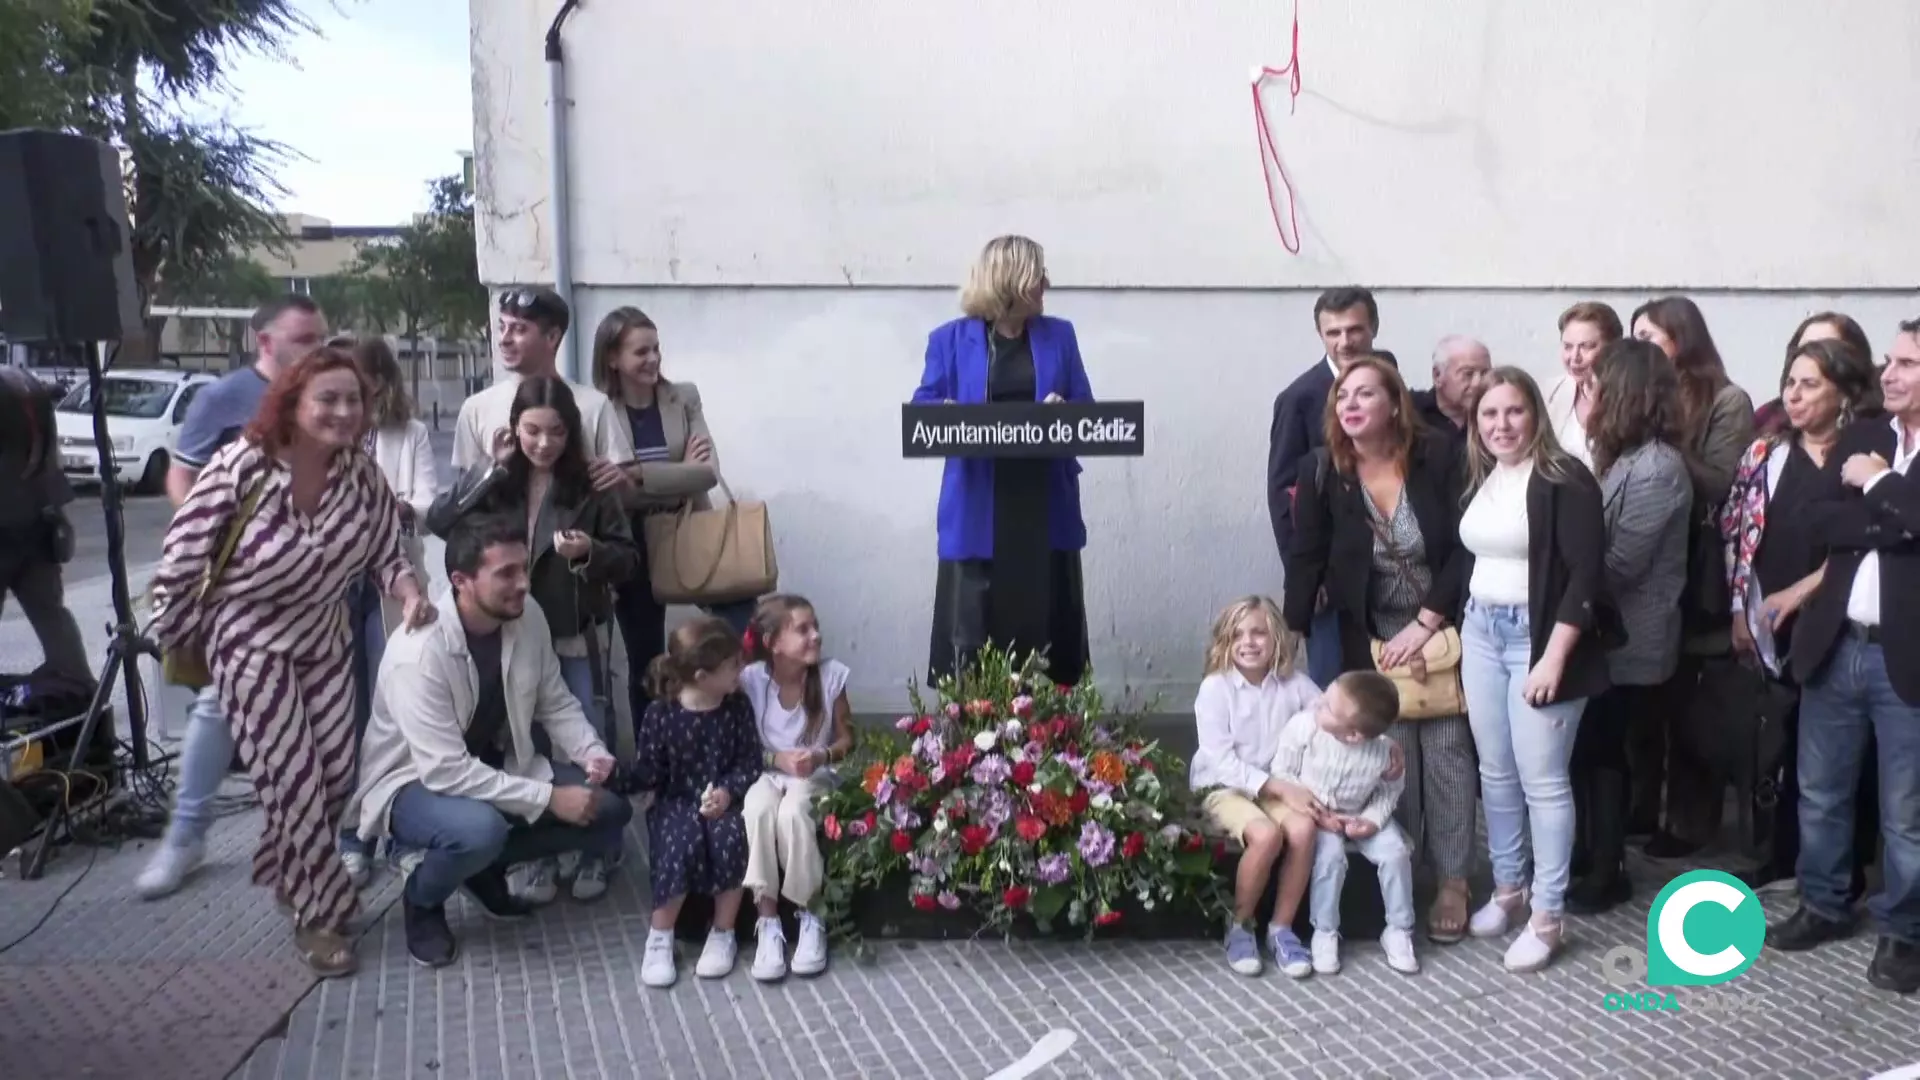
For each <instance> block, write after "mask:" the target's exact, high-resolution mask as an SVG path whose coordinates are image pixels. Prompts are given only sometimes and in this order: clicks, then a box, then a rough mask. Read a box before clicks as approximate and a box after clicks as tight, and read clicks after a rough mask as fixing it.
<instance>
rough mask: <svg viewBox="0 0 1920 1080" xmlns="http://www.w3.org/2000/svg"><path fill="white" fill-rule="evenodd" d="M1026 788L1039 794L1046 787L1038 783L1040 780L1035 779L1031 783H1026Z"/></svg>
mask: <svg viewBox="0 0 1920 1080" xmlns="http://www.w3.org/2000/svg"><path fill="white" fill-rule="evenodd" d="M1027 790H1028V791H1029V792H1031V793H1033V794H1035V795H1038V794H1040V792H1042V791H1044V790H1046V789H1045V786H1044V785H1042V784H1041V783H1040V781H1038V780H1035V781H1034V782H1033V783H1031V784H1028V785H1027Z"/></svg>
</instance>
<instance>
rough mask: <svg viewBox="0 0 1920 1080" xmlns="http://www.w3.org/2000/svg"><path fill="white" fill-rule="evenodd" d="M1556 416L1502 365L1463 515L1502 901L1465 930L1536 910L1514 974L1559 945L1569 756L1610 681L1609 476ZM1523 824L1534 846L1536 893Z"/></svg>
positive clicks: (1472, 681) (1486, 397)
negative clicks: (1578, 450) (1606, 630)
mask: <svg viewBox="0 0 1920 1080" xmlns="http://www.w3.org/2000/svg"><path fill="white" fill-rule="evenodd" d="M1545 415H1546V404H1545V402H1544V401H1543V400H1542V399H1541V396H1540V388H1539V387H1538V386H1537V385H1535V383H1534V381H1533V378H1532V377H1531V376H1529V375H1528V374H1527V373H1526V372H1524V371H1521V370H1520V369H1518V368H1512V367H1502V368H1496V369H1494V371H1493V374H1492V375H1491V376H1489V378H1488V382H1487V387H1486V389H1485V390H1483V391H1482V392H1481V394H1480V398H1479V400H1478V401H1477V402H1475V404H1474V409H1473V423H1472V424H1471V425H1469V426H1468V429H1467V460H1468V473H1467V491H1468V496H1467V499H1468V501H1467V507H1466V510H1465V512H1464V513H1463V514H1462V515H1461V517H1460V543H1461V545H1462V546H1463V547H1465V548H1466V551H1467V556H1466V562H1467V566H1466V571H1465V577H1466V580H1467V603H1466V614H1465V617H1464V618H1463V619H1462V621H1461V631H1460V637H1461V644H1462V647H1463V650H1464V652H1465V656H1464V658H1463V659H1462V661H1461V664H1460V677H1461V683H1462V685H1463V687H1464V689H1465V690H1466V695H1467V720H1468V723H1469V724H1470V725H1471V726H1472V728H1473V741H1474V745H1475V747H1476V748H1477V749H1478V750H1479V752H1480V795H1481V801H1482V804H1483V805H1484V807H1485V810H1486V818H1487V845H1488V847H1489V849H1490V854H1491V857H1492V861H1493V879H1494V894H1493V899H1491V900H1489V901H1488V902H1487V905H1486V906H1485V907H1483V908H1481V909H1480V910H1479V911H1477V912H1475V913H1474V916H1473V918H1472V919H1471V920H1469V922H1468V931H1469V932H1470V933H1472V934H1473V935H1474V936H1475V937H1497V936H1500V935H1502V934H1505V933H1506V932H1507V929H1508V927H1509V926H1510V925H1511V923H1512V922H1513V921H1514V920H1515V919H1516V918H1517V917H1518V915H1519V913H1520V910H1521V909H1522V908H1525V907H1529V906H1530V907H1531V911H1532V917H1531V918H1530V919H1529V921H1528V923H1527V927H1526V929H1525V930H1524V931H1523V932H1522V933H1521V934H1520V936H1519V937H1518V938H1516V939H1515V940H1514V942H1513V944H1512V945H1511V946H1510V947H1508V949H1507V954H1506V965H1507V968H1508V969H1509V970H1511V971H1538V970H1540V969H1541V968H1543V967H1545V966H1546V965H1547V964H1548V963H1549V962H1550V961H1551V960H1552V959H1553V954H1554V953H1555V952H1556V951H1557V950H1558V949H1559V946H1560V940H1561V932H1562V912H1563V911H1564V904H1565V901H1564V897H1565V893H1566V888H1567V878H1568V873H1569V862H1570V860H1571V858H1572V854H1573V833H1574V813H1573V788H1572V784H1571V782H1570V780H1569V777H1568V764H1569V760H1570V758H1571V757H1572V754H1573V741H1574V733H1575V732H1576V731H1577V730H1578V729H1579V725H1580V713H1581V710H1582V709H1583V708H1584V707H1585V705H1586V699H1587V698H1589V697H1591V696H1593V695H1594V694H1597V693H1599V692H1600V691H1602V690H1605V689H1606V688H1607V663H1606V655H1605V653H1604V651H1603V649H1604V646H1603V644H1602V642H1601V635H1600V634H1599V633H1597V630H1598V629H1599V628H1600V627H1599V625H1597V624H1601V625H1604V623H1605V621H1606V620H1605V619H1604V618H1603V615H1604V613H1605V610H1606V608H1607V603H1606V599H1605V589H1606V523H1605V518H1604V516H1603V514H1602V510H1601V501H1600V486H1599V484H1598V483H1596V482H1595V481H1594V478H1593V474H1592V473H1591V472H1589V471H1588V470H1587V467H1586V466H1585V465H1582V464H1580V462H1579V461H1577V460H1576V459H1574V458H1573V457H1572V456H1570V455H1569V454H1568V453H1567V452H1566V451H1565V450H1563V449H1561V447H1560V444H1559V441H1558V440H1557V439H1555V438H1554V434H1553V429H1552V428H1550V427H1548V426H1547V425H1546V424H1545V423H1544V417H1545ZM1615 621H1616V622H1617V619H1616V620H1615ZM1523 828H1525V829H1528V830H1529V833H1530V836H1531V839H1532V845H1533V863H1534V865H1533V873H1532V881H1531V890H1529V881H1528V873H1527V865H1526V856H1525V854H1524V853H1523V851H1522V848H1521V830H1522V829H1523ZM1529 891H1531V904H1530V905H1529Z"/></svg>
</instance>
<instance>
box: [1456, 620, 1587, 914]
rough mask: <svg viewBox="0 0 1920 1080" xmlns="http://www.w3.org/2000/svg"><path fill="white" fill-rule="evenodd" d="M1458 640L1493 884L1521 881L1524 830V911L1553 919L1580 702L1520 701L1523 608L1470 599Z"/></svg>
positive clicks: (1528, 664) (1563, 883)
mask: <svg viewBox="0 0 1920 1080" xmlns="http://www.w3.org/2000/svg"><path fill="white" fill-rule="evenodd" d="M1460 642H1461V646H1462V649H1463V652H1464V655H1463V656H1462V657H1461V660H1460V682H1461V685H1462V687H1463V688H1464V689H1465V690H1466V693H1467V724H1468V726H1469V727H1471V728H1472V729H1473V744H1474V746H1475V747H1476V748H1477V749H1478V750H1479V752H1480V801H1481V804H1482V805H1483V806H1484V807H1485V810H1486V815H1487V848H1488V849H1489V850H1488V855H1489V856H1490V857H1491V858H1492V860H1493V880H1494V884H1496V885H1498V886H1500V887H1502V888H1508V889H1517V888H1520V887H1522V886H1524V885H1526V884H1527V858H1526V853H1525V852H1524V851H1523V850H1522V849H1521V846H1520V834H1521V830H1523V829H1528V828H1529V827H1531V829H1530V831H1531V838H1532V841H1533V902H1532V908H1533V910H1534V911H1536V912H1539V913H1541V914H1554V915H1557V914H1559V913H1560V912H1561V911H1562V910H1563V909H1564V907H1565V903H1564V900H1563V898H1564V897H1565V895H1566V891H1567V877H1568V874H1569V872H1570V863H1571V862H1572V859H1573V826H1574V821H1573V784H1572V782H1571V781H1570V780H1569V778H1568V771H1567V766H1568V763H1569V762H1570V761H1571V759H1572V757H1573V742H1574V736H1575V735H1576V734H1577V733H1578V732H1579V730H1580V713H1581V710H1582V709H1584V708H1585V707H1586V704H1587V700H1586V699H1585V698H1573V699H1571V700H1567V699H1563V700H1560V701H1556V702H1554V703H1553V704H1551V705H1541V706H1535V705H1530V704H1528V703H1527V700H1526V698H1525V697H1524V696H1523V695H1522V693H1521V691H1522V689H1523V688H1524V687H1525V686H1526V682H1527V672H1528V671H1529V670H1531V669H1532V667H1533V660H1532V657H1533V638H1532V629H1531V626H1530V622H1529V619H1528V615H1527V609H1526V608H1525V607H1507V606H1501V605H1488V604H1481V603H1480V602H1478V601H1475V600H1469V601H1468V602H1467V614H1466V619H1465V622H1464V624H1463V625H1462V626H1461V628H1460Z"/></svg>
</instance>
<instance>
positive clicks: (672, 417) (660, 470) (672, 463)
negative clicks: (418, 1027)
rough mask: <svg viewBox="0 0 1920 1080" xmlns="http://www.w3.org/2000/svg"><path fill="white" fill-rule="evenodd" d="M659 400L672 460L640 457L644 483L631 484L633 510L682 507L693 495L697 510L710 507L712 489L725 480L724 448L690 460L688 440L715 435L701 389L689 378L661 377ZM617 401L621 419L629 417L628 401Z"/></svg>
mask: <svg viewBox="0 0 1920 1080" xmlns="http://www.w3.org/2000/svg"><path fill="white" fill-rule="evenodd" d="M657 400H658V401H659V403H660V427H661V429H662V430H663V431H664V432H665V433H666V436H667V456H668V458H669V459H670V460H668V461H643V462H641V463H640V483H639V485H638V486H636V487H632V488H629V489H628V490H627V494H626V495H625V497H624V500H623V501H624V502H625V504H626V507H627V509H628V510H631V511H636V512H640V511H655V510H668V509H678V508H679V507H680V504H681V503H683V502H689V501H690V502H691V503H692V504H693V508H694V509H695V510H711V509H712V508H713V502H712V500H710V499H709V498H708V497H707V492H709V491H711V490H712V489H713V487H714V486H715V485H716V484H718V483H719V482H720V448H719V447H718V446H716V447H714V450H713V460H712V461H705V462H702V461H688V460H687V442H688V441H689V440H691V439H692V438H693V437H694V436H695V435H705V436H706V437H707V441H708V442H712V441H713V433H712V432H711V431H708V430H707V416H706V413H705V412H704V411H703V410H702V409H701V407H700V389H699V387H696V386H695V385H693V384H692V383H690V382H662V383H661V384H660V389H659V391H658V397H657ZM614 406H615V408H617V409H618V410H619V412H620V420H621V423H623V424H624V423H626V422H627V419H626V417H627V410H626V406H624V405H621V404H620V403H619V402H617V401H616V402H615V403H614ZM629 438H631V433H629Z"/></svg>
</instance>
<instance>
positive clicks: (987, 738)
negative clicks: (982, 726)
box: [973, 728, 994, 750]
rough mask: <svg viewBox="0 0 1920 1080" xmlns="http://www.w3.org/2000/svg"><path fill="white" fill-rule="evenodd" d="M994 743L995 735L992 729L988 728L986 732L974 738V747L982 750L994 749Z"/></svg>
mask: <svg viewBox="0 0 1920 1080" xmlns="http://www.w3.org/2000/svg"><path fill="white" fill-rule="evenodd" d="M993 741H994V735H993V729H992V728H988V729H987V730H986V731H983V732H981V733H980V734H978V735H975V736H974V737H973V745H975V746H977V747H979V748H980V749H982V750H991V749H993Z"/></svg>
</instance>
